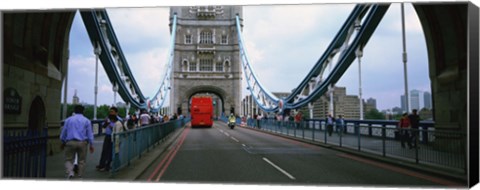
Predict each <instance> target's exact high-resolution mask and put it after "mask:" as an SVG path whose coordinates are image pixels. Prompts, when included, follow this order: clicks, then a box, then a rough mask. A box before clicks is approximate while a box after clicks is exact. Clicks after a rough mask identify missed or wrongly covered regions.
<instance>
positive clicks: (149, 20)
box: [67, 3, 431, 110]
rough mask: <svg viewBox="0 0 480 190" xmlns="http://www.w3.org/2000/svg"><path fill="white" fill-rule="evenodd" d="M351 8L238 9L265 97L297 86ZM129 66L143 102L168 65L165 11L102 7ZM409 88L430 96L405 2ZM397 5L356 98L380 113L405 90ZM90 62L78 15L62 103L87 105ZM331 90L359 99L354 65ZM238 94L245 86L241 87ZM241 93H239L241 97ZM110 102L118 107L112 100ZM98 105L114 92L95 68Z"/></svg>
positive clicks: (368, 54)
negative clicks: (367, 101) (373, 103)
mask: <svg viewBox="0 0 480 190" xmlns="http://www.w3.org/2000/svg"><path fill="white" fill-rule="evenodd" d="M354 6H355V5H354V4H315V5H268V6H267V5H257V6H252V5H251V6H244V7H243V17H244V18H243V19H244V23H243V24H244V28H243V35H244V39H245V41H246V46H247V51H248V53H249V56H250V61H251V62H252V63H251V64H252V66H253V67H254V69H255V71H256V72H257V75H258V77H259V78H260V80H261V82H262V84H263V85H264V86H265V87H266V88H267V89H269V90H270V91H272V92H289V91H291V90H292V89H293V88H295V87H297V86H298V84H299V83H300V82H301V80H302V79H303V78H304V77H305V75H306V74H307V73H308V72H309V70H310V69H311V68H312V67H313V65H314V64H315V63H316V61H317V60H318V59H319V58H320V57H321V56H322V54H323V52H324V51H325V49H326V48H327V46H328V45H329V44H330V42H331V41H332V39H333V37H334V36H335V34H336V33H337V32H338V31H339V29H340V27H341V25H342V24H343V23H344V21H345V19H346V18H347V17H348V15H349V14H350V12H351V10H352V9H353V7H354ZM107 11H108V14H109V17H110V19H111V21H112V24H113V26H114V28H115V32H116V34H117V38H118V39H119V41H120V43H121V47H122V49H123V51H124V53H125V57H126V59H127V61H128V64H129V66H130V68H131V70H132V72H133V74H134V76H135V79H136V80H137V82H138V83H139V86H140V89H141V90H142V92H143V94H144V95H145V96H150V97H151V96H152V95H153V94H154V93H155V91H156V90H157V89H158V87H159V85H160V82H161V79H162V78H163V75H164V68H165V65H166V62H167V53H168V43H169V40H170V34H169V27H168V24H169V9H168V7H159V8H115V9H107ZM405 17H406V38H407V53H408V66H407V68H408V86H409V89H410V90H412V89H417V90H421V91H431V90H430V80H429V77H428V60H427V51H426V45H425V39H424V36H423V32H422V29H421V26H420V23H419V21H418V17H417V16H416V14H415V11H414V9H413V7H412V6H411V4H409V3H406V4H405ZM401 36H402V33H401V14H400V4H398V3H394V4H392V5H391V6H390V8H389V10H388V12H387V13H386V15H385V16H384V18H383V20H382V21H381V23H380V25H379V26H378V27H377V29H376V31H375V32H374V34H373V36H372V37H371V39H370V41H369V42H368V44H367V46H366V47H365V48H364V56H363V58H362V60H361V62H362V84H363V98H364V99H368V98H370V97H372V98H375V99H376V100H377V107H378V108H379V109H380V110H383V109H389V108H392V107H395V106H398V107H399V106H400V95H401V94H403V92H404V83H403V62H402V37H401ZM94 71H95V56H94V53H93V48H92V46H91V43H90V41H89V39H88V34H87V32H86V29H85V26H84V24H83V21H82V19H81V16H80V15H79V14H78V13H77V15H76V16H75V19H74V22H73V24H72V29H71V33H70V60H69V78H68V92H67V93H68V95H67V97H68V99H67V101H68V102H71V101H72V96H73V94H74V91H75V90H77V91H78V93H77V95H78V96H79V97H80V100H81V101H82V102H86V103H93V100H94V93H93V89H94ZM337 86H344V87H346V88H347V94H350V95H357V94H358V63H357V60H355V62H354V63H353V64H352V65H351V66H350V68H349V69H348V70H347V72H346V73H345V74H344V75H343V77H342V78H341V79H340V81H339V82H338V83H337ZM243 89H244V90H245V88H243ZM244 93H246V92H244ZM117 101H121V99H120V97H119V96H117ZM98 102H99V104H112V103H113V91H112V85H111V84H110V82H109V80H108V78H107V76H106V74H105V71H104V70H103V67H102V65H101V64H99V96H98Z"/></svg>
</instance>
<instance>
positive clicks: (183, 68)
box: [181, 59, 188, 71]
mask: <svg viewBox="0 0 480 190" xmlns="http://www.w3.org/2000/svg"><path fill="white" fill-rule="evenodd" d="M181 68H182V69H181V70H182V71H187V69H188V61H187V60H186V59H184V60H183V61H182V65H181Z"/></svg>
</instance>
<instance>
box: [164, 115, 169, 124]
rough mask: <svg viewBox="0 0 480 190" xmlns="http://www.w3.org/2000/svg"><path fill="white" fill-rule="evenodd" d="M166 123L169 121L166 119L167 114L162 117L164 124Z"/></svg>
mask: <svg viewBox="0 0 480 190" xmlns="http://www.w3.org/2000/svg"><path fill="white" fill-rule="evenodd" d="M168 121H170V119H169V118H168V115H167V114H165V115H163V122H164V123H166V122H168Z"/></svg>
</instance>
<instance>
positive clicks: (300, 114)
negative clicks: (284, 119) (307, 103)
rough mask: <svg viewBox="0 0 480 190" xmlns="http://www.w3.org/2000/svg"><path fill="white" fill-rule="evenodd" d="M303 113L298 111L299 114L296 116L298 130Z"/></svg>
mask: <svg viewBox="0 0 480 190" xmlns="http://www.w3.org/2000/svg"><path fill="white" fill-rule="evenodd" d="M302 117H303V115H302V111H298V113H297V114H296V115H295V126H296V128H297V129H299V128H300V124H301V122H302Z"/></svg>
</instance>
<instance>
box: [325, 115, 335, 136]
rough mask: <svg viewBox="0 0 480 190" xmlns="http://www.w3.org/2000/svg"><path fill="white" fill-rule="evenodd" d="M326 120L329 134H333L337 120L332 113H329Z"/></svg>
mask: <svg viewBox="0 0 480 190" xmlns="http://www.w3.org/2000/svg"><path fill="white" fill-rule="evenodd" d="M326 122H327V131H328V136H332V132H333V123H334V122H335V118H333V117H332V114H328V116H327V119H326Z"/></svg>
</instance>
